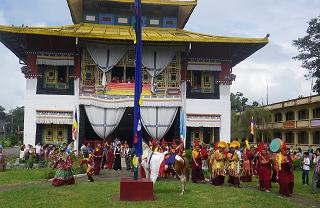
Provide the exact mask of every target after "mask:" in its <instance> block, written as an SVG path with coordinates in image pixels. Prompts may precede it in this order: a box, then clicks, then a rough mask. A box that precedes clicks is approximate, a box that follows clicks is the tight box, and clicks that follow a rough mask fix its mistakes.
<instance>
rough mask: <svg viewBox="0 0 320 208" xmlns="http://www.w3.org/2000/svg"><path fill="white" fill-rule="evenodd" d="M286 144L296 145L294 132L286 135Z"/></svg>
mask: <svg viewBox="0 0 320 208" xmlns="http://www.w3.org/2000/svg"><path fill="white" fill-rule="evenodd" d="M286 143H288V144H293V143H294V135H293V133H292V132H287V133H286Z"/></svg>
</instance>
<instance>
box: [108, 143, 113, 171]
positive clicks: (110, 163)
mask: <svg viewBox="0 0 320 208" xmlns="http://www.w3.org/2000/svg"><path fill="white" fill-rule="evenodd" d="M113 151H114V150H113V147H112V145H110V146H109V149H108V153H107V168H108V169H112V166H113V161H114V154H113Z"/></svg>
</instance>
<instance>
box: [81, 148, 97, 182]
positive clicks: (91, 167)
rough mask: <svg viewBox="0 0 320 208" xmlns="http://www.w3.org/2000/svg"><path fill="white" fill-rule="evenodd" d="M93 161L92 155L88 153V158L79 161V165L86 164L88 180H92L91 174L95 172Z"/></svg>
mask: <svg viewBox="0 0 320 208" xmlns="http://www.w3.org/2000/svg"><path fill="white" fill-rule="evenodd" d="M94 161H95V158H94V156H93V155H92V154H90V155H89V158H84V159H83V160H82V161H81V163H80V167H83V166H84V165H85V164H86V165H87V167H86V173H87V177H88V181H89V182H94V179H93V174H94V173H95V167H96V165H95V162H94Z"/></svg>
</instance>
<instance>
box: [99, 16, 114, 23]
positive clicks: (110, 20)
mask: <svg viewBox="0 0 320 208" xmlns="http://www.w3.org/2000/svg"><path fill="white" fill-rule="evenodd" d="M99 24H105V25H114V15H112V14H99Z"/></svg>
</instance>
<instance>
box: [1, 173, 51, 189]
mask: <svg viewBox="0 0 320 208" xmlns="http://www.w3.org/2000/svg"><path fill="white" fill-rule="evenodd" d="M48 171H49V169H32V170H28V169H16V170H7V171H6V172H0V186H1V185H7V184H10V185H13V184H21V183H27V182H31V181H35V180H44V179H46V174H47V172H48Z"/></svg>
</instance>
